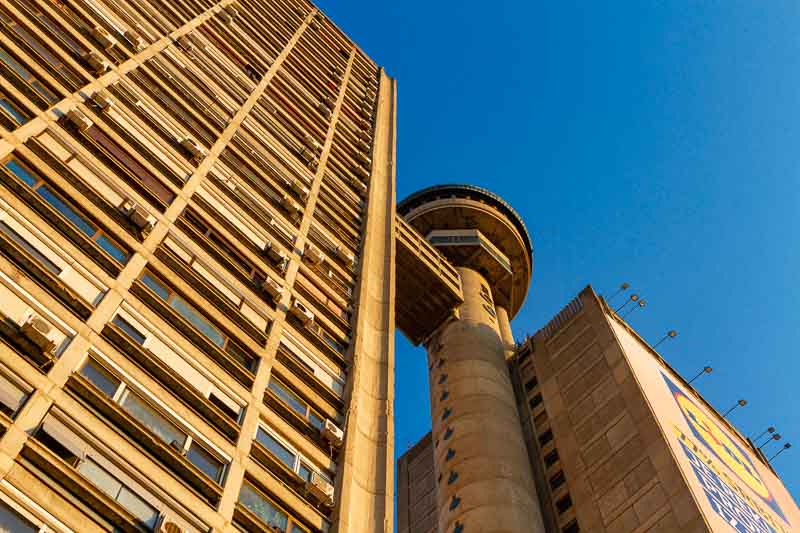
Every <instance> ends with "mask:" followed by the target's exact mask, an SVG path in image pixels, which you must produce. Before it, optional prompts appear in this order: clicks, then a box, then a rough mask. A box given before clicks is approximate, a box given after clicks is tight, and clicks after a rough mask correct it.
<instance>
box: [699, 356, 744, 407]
mask: <svg viewBox="0 0 800 533" xmlns="http://www.w3.org/2000/svg"><path fill="white" fill-rule="evenodd" d="M713 370H714V369H713V368H711V367H710V366H704V367H703V370H701V371H700V372H698V373H697V375H696V376H695V377H693V378H692V379H690V380H689V384H691V383H692V381H694V380H696V379H697V378H699V377H700V376H702V375H703V374H710V373H711V372H712V371H713ZM734 407H735V406H734ZM729 412H730V411H729Z"/></svg>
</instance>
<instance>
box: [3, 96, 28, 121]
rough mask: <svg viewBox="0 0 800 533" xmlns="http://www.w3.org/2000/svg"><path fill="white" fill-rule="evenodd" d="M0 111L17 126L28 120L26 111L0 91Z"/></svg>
mask: <svg viewBox="0 0 800 533" xmlns="http://www.w3.org/2000/svg"><path fill="white" fill-rule="evenodd" d="M0 113H1V114H2V115H3V116H5V117H6V118H7V119H9V120H10V121H11V122H12V123H14V124H16V125H17V126H22V125H23V124H25V123H26V122H28V120H30V115H29V114H28V113H26V112H25V111H23V110H22V108H21V107H20V106H18V105H17V104H15V103H14V102H12V101H11V99H10V98H8V97H7V96H4V95H3V94H2V93H0Z"/></svg>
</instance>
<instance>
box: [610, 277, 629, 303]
mask: <svg viewBox="0 0 800 533" xmlns="http://www.w3.org/2000/svg"><path fill="white" fill-rule="evenodd" d="M629 287H630V284H629V283H628V282H627V281H626V282H625V283H623V284H622V285H620V286H619V288H618V289H617V292H615V293H614V294H612V295H611V298H609V299H608V303H611V301H612V300H613V299H614V298H616V297H617V296H619V295H620V293H622V292H624V291H626V290H628V288H629Z"/></svg>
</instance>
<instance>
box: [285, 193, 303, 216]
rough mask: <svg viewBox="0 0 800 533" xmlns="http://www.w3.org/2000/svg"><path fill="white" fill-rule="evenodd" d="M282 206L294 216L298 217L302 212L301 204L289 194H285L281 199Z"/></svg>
mask: <svg viewBox="0 0 800 533" xmlns="http://www.w3.org/2000/svg"><path fill="white" fill-rule="evenodd" d="M281 206H283V208H284V209H285V210H286V211H287V212H288V213H289V214H290V215H292V216H296V215H297V214H298V213H299V212H300V204H298V203H297V202H295V201H294V200H293V199H292V197H291V196H289V195H288V194H284V195H283V196H282V197H281Z"/></svg>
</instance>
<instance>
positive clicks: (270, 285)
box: [261, 276, 283, 301]
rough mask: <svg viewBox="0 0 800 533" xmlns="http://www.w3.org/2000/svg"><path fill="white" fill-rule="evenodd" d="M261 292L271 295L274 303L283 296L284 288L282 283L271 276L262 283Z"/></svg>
mask: <svg viewBox="0 0 800 533" xmlns="http://www.w3.org/2000/svg"><path fill="white" fill-rule="evenodd" d="M261 290H262V291H264V292H266V293H267V294H269V295H270V296H271V297H272V301H277V300H278V299H280V297H281V294H283V287H281V285H280V283H278V282H277V281H275V280H274V279H272V278H271V277H269V276H267V279H265V280H264V281H263V282H261Z"/></svg>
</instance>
